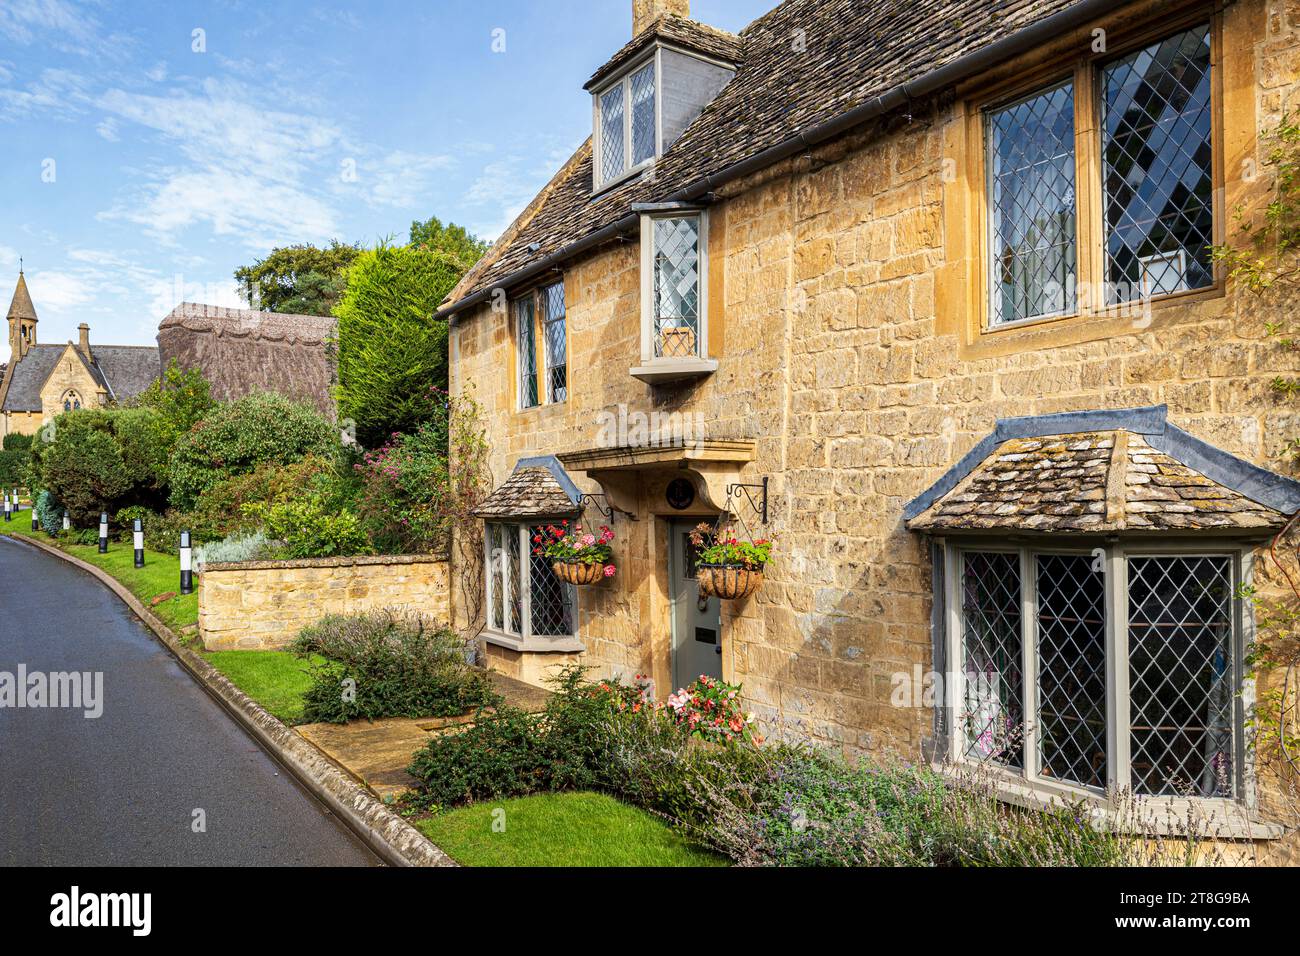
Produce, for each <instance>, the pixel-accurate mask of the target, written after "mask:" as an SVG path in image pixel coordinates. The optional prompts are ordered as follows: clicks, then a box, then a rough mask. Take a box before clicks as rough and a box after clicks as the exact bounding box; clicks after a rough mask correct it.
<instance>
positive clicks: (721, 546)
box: [691, 522, 772, 570]
mask: <svg viewBox="0 0 1300 956" xmlns="http://www.w3.org/2000/svg"><path fill="white" fill-rule="evenodd" d="M691 544H693V545H694V546H695V547H697V548H699V553H698V556H697V560H698V561H699V563H700V564H711V565H726V566H734V567H745V568H754V569H758V570H762V568H763V566H764V565H765V564H767V562H768V561H770V560H771V558H772V542H771V541H770V540H768V539H767V538H759V539H757V540H756V541H745V540H743V539H741V538H737V537H736V536H735V535H734V534H729V533H727V532H725V531H720V530H718V529H716V528H714V526H713V525H711V524H707V523H704V522H701V523H700V524H698V525H696V526H695V529H694V530H693V531H691Z"/></svg>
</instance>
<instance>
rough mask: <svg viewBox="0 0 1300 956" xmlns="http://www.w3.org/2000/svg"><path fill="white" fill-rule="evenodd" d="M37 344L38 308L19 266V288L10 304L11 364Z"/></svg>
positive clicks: (15, 290)
mask: <svg viewBox="0 0 1300 956" xmlns="http://www.w3.org/2000/svg"><path fill="white" fill-rule="evenodd" d="M0 301H3V300H0ZM35 344H36V306H34V305H32V297H31V294H30V293H29V292H28V291H27V279H26V278H25V277H24V276H23V267H22V266H21V265H19V267H18V286H17V287H16V288H15V289H14V298H13V301H12V302H10V303H9V348H10V350H11V355H10V359H9V364H10V365H14V364H16V363H17V362H18V360H19V359H21V358H22V357H23V356H24V355H26V354H27V350H28V349H30V348H31V347H32V346H33V345H35Z"/></svg>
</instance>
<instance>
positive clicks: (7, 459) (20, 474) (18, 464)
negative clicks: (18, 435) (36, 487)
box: [0, 448, 31, 488]
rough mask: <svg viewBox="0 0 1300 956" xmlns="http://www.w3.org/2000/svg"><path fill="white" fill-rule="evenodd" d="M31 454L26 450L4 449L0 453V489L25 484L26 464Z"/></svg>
mask: <svg viewBox="0 0 1300 956" xmlns="http://www.w3.org/2000/svg"><path fill="white" fill-rule="evenodd" d="M30 459H31V452H30V451H29V450H28V449H26V448H14V449H9V448H6V449H4V450H3V451H0V487H4V488H12V487H15V486H18V485H26V484H27V462H28V461H29V460H30Z"/></svg>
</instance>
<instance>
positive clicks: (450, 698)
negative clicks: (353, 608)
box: [292, 611, 498, 723]
mask: <svg viewBox="0 0 1300 956" xmlns="http://www.w3.org/2000/svg"><path fill="white" fill-rule="evenodd" d="M292 650H293V651H294V653H296V654H298V655H299V656H301V657H305V658H310V656H311V655H313V654H319V655H321V656H322V657H323V658H325V662H324V663H314V664H311V665H310V669H311V674H312V686H311V688H310V689H308V691H307V692H306V693H305V694H304V695H303V719H304V720H305V721H307V722H313V721H328V722H330V723H344V722H346V721H348V720H354V719H356V718H367V719H371V720H373V719H375V718H379V717H453V716H457V715H459V714H463V713H466V712H467V711H470V710H473V709H475V708H480V707H485V706H489V705H492V704H495V703H496V702H497V700H498V698H497V695H496V694H495V693H494V692H493V691H492V685H491V682H490V681H489V680H488V676H487V674H486V672H484V671H482V670H479V669H478V668H476V667H473V666H472V665H470V664H469V662H468V660H467V658H466V651H467V646H466V643H465V641H464V640H463V639H462V638H460V637H458V636H457V635H456V634H455V633H454V632H453V631H451V630H450V629H449V628H447V627H444V626H441V625H435V624H433V623H430V622H429V621H427V620H425V619H424V618H422V617H420V616H418V615H413V614H399V613H397V612H393V611H379V612H375V613H371V614H361V615H352V616H342V615H329V616H327V617H325V618H323V619H322V620H321V621H319V622H318V623H316V624H314V625H311V626H310V627H306V628H303V630H302V632H301V633H300V634H299V635H298V638H297V640H296V641H295V642H294V644H293V645H292ZM348 680H351V681H353V682H354V683H353V684H350V685H345V684H344V681H348ZM349 689H350V690H351V691H352V693H347V692H346V691H348V690H349Z"/></svg>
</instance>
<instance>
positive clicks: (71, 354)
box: [0, 270, 159, 437]
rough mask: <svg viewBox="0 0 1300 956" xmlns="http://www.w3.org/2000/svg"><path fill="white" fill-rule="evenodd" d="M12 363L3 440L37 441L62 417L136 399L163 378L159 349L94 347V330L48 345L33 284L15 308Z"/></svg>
mask: <svg viewBox="0 0 1300 956" xmlns="http://www.w3.org/2000/svg"><path fill="white" fill-rule="evenodd" d="M7 318H8V324H9V349H10V357H9V363H8V364H7V365H5V366H3V372H2V373H0V437H3V436H5V435H8V434H10V433H17V434H22V435H33V434H35V433H36V432H37V431H38V430H39V429H40V427H41V425H42V424H43V423H45V422H46V421H49V420H50V419H52V418H53V417H54V416H55V415H58V414H59V413H60V412H64V411H71V410H72V409H76V408H99V407H102V406H105V405H108V404H109V403H120V402H125V401H129V400H130V399H132V398H135V397H136V396H137V395H139V394H140V393H141V392H143V391H144V390H145V389H146V388H148V387H149V385H150V384H151V383H153V382H154V381H155V380H157V378H158V374H159V358H158V349H157V347H155V346H147V345H146V346H141V345H94V346H92V345H91V344H90V326H88V325H87V324H86V323H84V322H83V323H82V324H81V325H80V326H79V331H80V333H81V334H80V336H79V339H78V341H77V342H76V343H73V342H68V343H66V344H64V345H55V344H49V345H43V344H41V343H40V342H38V341H37V337H36V326H37V322H38V320H37V316H36V306H35V305H34V304H33V303H32V297H31V294H30V293H29V292H28V291H27V278H26V277H25V276H24V275H23V273H22V271H21V270H19V272H18V285H17V287H16V288H15V289H14V295H13V300H12V301H11V302H10V304H9V312H8V316H7Z"/></svg>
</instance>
